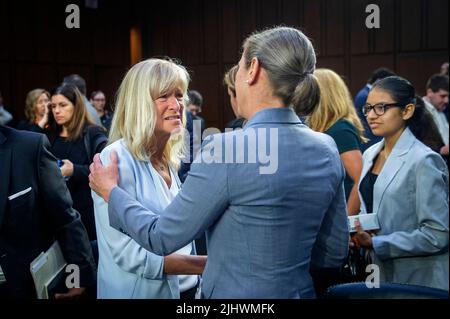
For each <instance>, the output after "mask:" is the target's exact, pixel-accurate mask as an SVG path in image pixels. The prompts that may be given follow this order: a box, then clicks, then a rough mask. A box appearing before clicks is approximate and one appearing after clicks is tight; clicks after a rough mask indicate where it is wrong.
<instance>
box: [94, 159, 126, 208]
mask: <svg viewBox="0 0 450 319" xmlns="http://www.w3.org/2000/svg"><path fill="white" fill-rule="evenodd" d="M109 157H110V159H111V163H110V164H109V165H108V166H103V165H102V162H101V160H100V154H95V156H94V162H93V163H92V164H91V166H89V169H90V171H91V173H90V174H89V186H90V187H91V188H92V190H93V191H94V192H96V193H97V195H99V196H100V197H101V198H103V199H104V200H105V202H108V201H109V194H110V193H111V191H112V189H113V188H114V187H116V186H117V183H118V182H119V169H118V158H117V153H116V152H114V151H113V152H111V154H110V155H109Z"/></svg>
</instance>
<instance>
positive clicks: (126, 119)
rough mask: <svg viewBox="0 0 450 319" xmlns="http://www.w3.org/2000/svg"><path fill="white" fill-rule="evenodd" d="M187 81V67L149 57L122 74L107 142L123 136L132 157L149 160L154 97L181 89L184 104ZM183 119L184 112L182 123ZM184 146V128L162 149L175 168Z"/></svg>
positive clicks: (151, 153) (177, 165)
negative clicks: (122, 77)
mask: <svg viewBox="0 0 450 319" xmlns="http://www.w3.org/2000/svg"><path fill="white" fill-rule="evenodd" d="M189 80H190V77H189V74H188V72H187V71H186V69H185V68H184V67H183V66H181V65H179V64H176V63H175V62H173V61H168V60H161V59H148V60H145V61H142V62H139V63H138V64H136V65H134V66H133V67H132V68H131V69H130V70H129V71H128V73H127V74H126V75H125V78H124V79H123V81H122V83H121V85H120V88H119V91H118V93H117V102H116V106H115V108H114V117H113V121H112V124H111V130H110V134H109V143H113V142H114V141H117V140H118V139H121V138H123V139H124V142H125V144H126V146H127V147H128V150H129V151H130V153H131V154H132V155H133V157H134V158H135V159H137V160H141V161H149V160H150V158H151V156H152V155H153V154H154V152H155V146H156V137H155V135H154V132H155V126H156V116H157V114H156V110H155V108H156V107H155V103H154V100H156V99H157V98H158V97H160V96H161V95H164V94H166V93H168V92H171V91H173V90H175V89H180V90H181V92H182V93H183V100H184V105H186V101H187V88H188V84H189ZM184 112H185V110H184V111H183V113H184ZM185 118H186V116H185V114H183V125H184V124H185ZM184 148H185V147H184V129H183V130H180V132H177V133H176V134H172V136H171V138H170V139H169V141H168V142H167V144H166V146H165V148H164V152H163V154H164V156H165V157H166V159H167V160H168V161H169V163H170V164H172V165H173V166H174V167H175V168H178V167H179V165H180V160H181V158H182V156H183V153H184Z"/></svg>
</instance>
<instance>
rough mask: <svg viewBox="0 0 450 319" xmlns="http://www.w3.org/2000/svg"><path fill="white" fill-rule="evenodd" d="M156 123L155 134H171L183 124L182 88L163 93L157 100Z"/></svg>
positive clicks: (158, 135)
mask: <svg viewBox="0 0 450 319" xmlns="http://www.w3.org/2000/svg"><path fill="white" fill-rule="evenodd" d="M155 107H156V125H155V135H156V136H157V137H160V136H170V134H171V133H174V132H176V131H177V130H180V129H181V128H182V126H183V124H182V118H183V110H184V105H183V93H182V91H181V90H180V89H176V90H175V91H173V92H170V93H166V94H163V95H162V96H160V97H158V98H157V99H156V100H155Z"/></svg>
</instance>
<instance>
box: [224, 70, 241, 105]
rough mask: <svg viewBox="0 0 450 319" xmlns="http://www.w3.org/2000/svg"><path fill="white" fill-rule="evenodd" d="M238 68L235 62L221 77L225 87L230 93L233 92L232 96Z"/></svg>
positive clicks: (234, 92) (234, 90) (234, 91)
mask: <svg viewBox="0 0 450 319" xmlns="http://www.w3.org/2000/svg"><path fill="white" fill-rule="evenodd" d="M238 69H239V65H237V64H236V65H235V66H233V67H232V68H231V69H229V70H228V72H227V73H225V76H224V77H223V82H224V83H225V85H226V86H227V88H228V89H230V91H231V93H233V96H234V97H236V73H237V71H238Z"/></svg>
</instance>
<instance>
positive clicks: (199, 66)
mask: <svg viewBox="0 0 450 319" xmlns="http://www.w3.org/2000/svg"><path fill="white" fill-rule="evenodd" d="M73 2H74V3H77V4H79V5H80V9H81V29H79V30H69V29H67V28H65V18H66V17H67V13H65V6H66V5H67V2H65V1H59V0H31V1H30V2H27V5H26V6H24V5H23V4H22V3H21V2H17V1H14V0H3V1H1V2H0V38H1V39H2V40H4V41H3V43H6V44H7V45H5V46H2V50H0V66H2V71H3V72H2V74H1V76H0V90H2V91H3V94H4V96H5V99H6V98H7V99H9V101H7V102H9V103H10V105H12V106H13V107H14V108H19V107H20V110H21V109H22V107H23V100H24V98H25V97H24V96H23V94H24V92H25V91H26V90H28V88H29V87H32V86H34V85H35V84H36V81H37V82H38V83H45V84H46V85H47V83H50V82H54V83H52V86H54V85H56V84H58V83H59V82H60V81H61V80H62V77H63V76H64V75H67V74H70V73H78V74H81V75H82V76H83V77H85V78H86V80H87V83H88V91H89V93H90V92H91V91H92V90H94V89H102V90H103V91H105V93H106V95H107V98H108V99H109V100H108V102H109V103H111V102H112V99H111V98H112V97H113V96H114V93H115V92H114V91H115V90H116V88H117V87H118V84H119V83H120V81H121V79H122V77H123V75H124V74H125V71H126V70H127V69H128V68H129V66H130V65H129V64H130V43H129V41H130V38H129V33H130V28H131V27H139V28H140V29H141V31H142V32H141V33H142V41H143V43H142V49H143V52H142V53H143V54H142V56H143V58H148V57H150V56H171V57H174V58H177V59H179V60H180V61H181V62H182V63H183V64H184V65H186V67H187V68H188V69H190V70H192V76H193V80H192V84H191V87H192V88H194V89H198V90H199V91H200V92H201V93H202V94H203V95H204V100H205V110H204V114H203V116H204V117H205V119H206V121H207V125H212V126H218V127H221V128H222V127H223V125H224V124H225V123H226V122H227V121H229V120H230V117H232V112H231V109H230V105H229V100H228V95H227V93H226V90H225V88H224V86H223V84H222V78H223V74H224V72H225V71H226V70H227V69H228V68H229V67H230V66H232V65H233V64H235V63H237V61H238V60H239V58H240V54H241V52H240V51H241V45H242V41H243V40H244V39H245V38H246V37H247V36H248V35H249V34H250V33H252V32H254V31H255V30H259V29H263V28H267V27H270V26H273V25H275V24H280V23H281V24H285V25H293V26H298V27H299V28H300V29H301V30H302V31H304V32H305V34H306V35H307V36H308V37H309V38H310V39H311V40H312V42H313V45H314V47H315V49H316V52H317V53H318V63H317V66H318V67H327V68H331V69H334V70H335V71H336V72H337V73H339V74H341V75H342V76H343V77H344V78H345V79H346V81H347V83H348V84H349V86H350V89H351V92H352V94H353V95H354V94H355V93H356V92H357V91H358V90H359V89H360V88H361V87H362V86H363V85H364V84H365V83H366V81H367V78H368V77H369V76H370V74H371V73H372V71H373V70H374V69H375V68H377V67H381V66H385V67H389V68H392V69H393V70H394V71H396V72H398V73H399V74H401V75H404V76H406V77H408V78H409V79H411V80H412V81H413V82H414V83H418V84H417V85H420V86H423V85H424V84H423V83H424V82H425V81H426V79H427V78H428V77H429V76H430V75H431V74H432V73H435V72H437V71H438V70H439V66H440V64H441V63H442V62H443V61H444V60H448V13H447V12H448V0H433V1H426V0H264V1H263V0H192V1H182V0H173V1H140V0H130V1H127V2H124V1H120V2H116V1H106V0H99V1H98V5H99V7H98V8H97V9H87V8H85V6H84V1H82V0H74V1H73ZM369 3H376V4H378V5H379V6H380V9H381V29H379V30H368V29H367V28H366V26H365V19H366V17H367V13H366V12H365V8H366V6H367V5H368V4H369ZM24 21H26V23H24ZM28 66H29V67H30V70H31V71H32V72H31V71H30V72H31V73H29V72H28V71H26V68H28ZM43 73H45V76H44V77H43V78H42V81H40V80H39V77H35V78H34V79H33V78H32V76H33V75H36V74H43ZM18 82H20V85H19V84H17V83H18Z"/></svg>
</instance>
